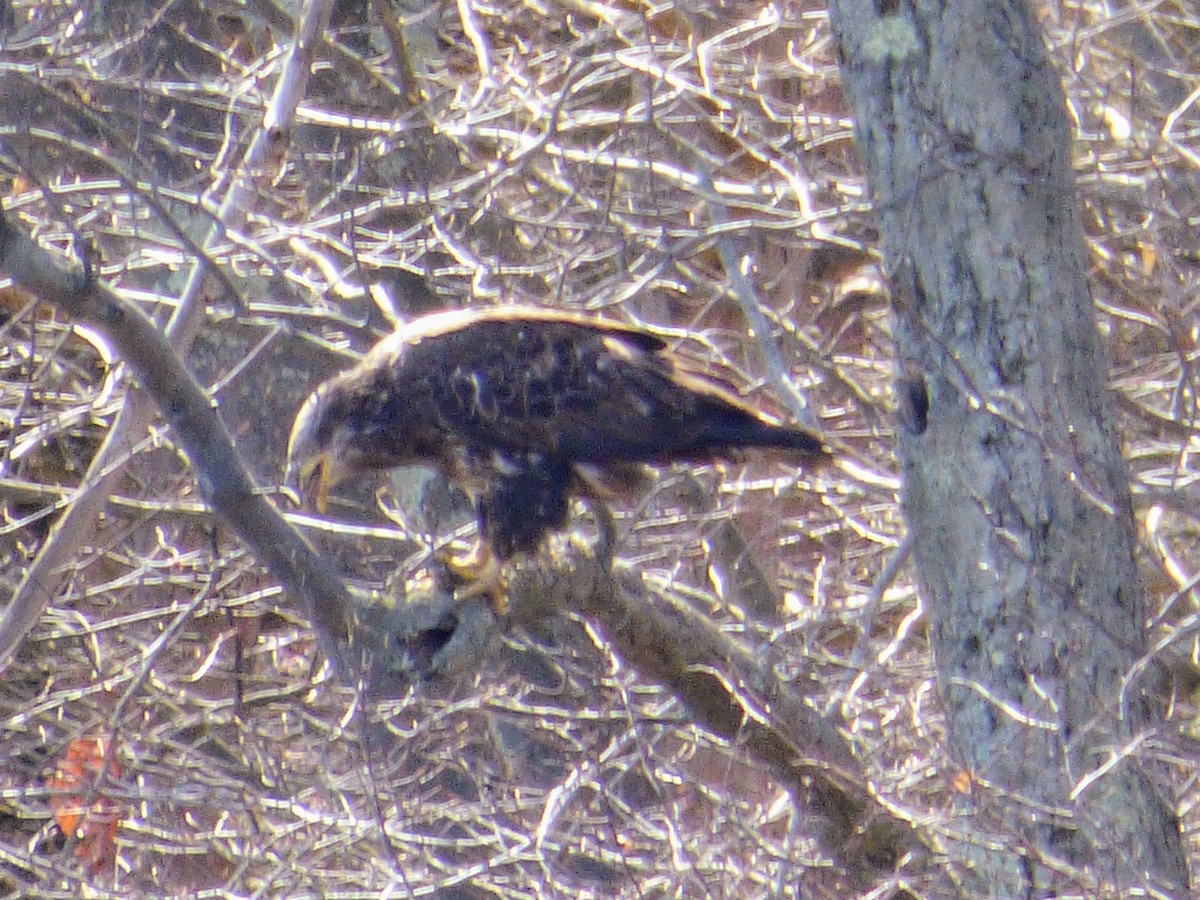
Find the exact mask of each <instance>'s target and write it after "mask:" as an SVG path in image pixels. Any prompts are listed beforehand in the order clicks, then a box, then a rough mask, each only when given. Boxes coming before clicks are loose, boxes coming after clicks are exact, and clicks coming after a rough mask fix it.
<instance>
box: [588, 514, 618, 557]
mask: <svg viewBox="0 0 1200 900" xmlns="http://www.w3.org/2000/svg"><path fill="white" fill-rule="evenodd" d="M590 505H591V507H592V515H594V516H595V517H596V532H597V536H596V548H595V550H594V551H593V552H594V553H595V554H596V561H597V562H598V563H600V565H601V566H602V567H603V568H604V570H605V571H612V567H613V557H614V556H615V555H616V551H617V539H618V537H619V535H618V534H617V520H616V519H614V518H613V514H612V510H611V509H609V508H608V504H607V503H605V502H604V501H603V500H593V501H592V503H591V504H590Z"/></svg>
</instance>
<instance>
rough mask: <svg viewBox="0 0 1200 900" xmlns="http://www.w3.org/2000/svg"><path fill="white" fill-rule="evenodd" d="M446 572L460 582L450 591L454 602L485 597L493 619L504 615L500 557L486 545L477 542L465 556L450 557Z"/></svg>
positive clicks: (505, 604)
mask: <svg viewBox="0 0 1200 900" xmlns="http://www.w3.org/2000/svg"><path fill="white" fill-rule="evenodd" d="M446 568H447V569H448V570H449V571H450V574H451V575H452V576H453V577H454V578H456V579H458V580H459V581H461V582H462V584H461V585H460V586H459V587H457V588H455V590H454V599H455V600H469V599H470V598H472V597H487V598H488V599H490V600H491V601H492V608H493V609H494V610H495V611H496V615H498V616H502V615H504V614H505V613H506V612H508V585H507V584H506V583H505V580H504V569H503V567H502V566H501V563H500V557H498V556H497V555H496V553H495V551H494V550H492V546H491V544H489V543H488V542H487V541H484V540H482V539H481V540H478V541H476V542H475V546H474V547H472V548H471V549H470V550H468V551H467V552H466V553H463V554H460V555H458V556H451V557H450V558H449V559H447V560H446Z"/></svg>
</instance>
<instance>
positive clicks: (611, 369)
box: [403, 314, 820, 463]
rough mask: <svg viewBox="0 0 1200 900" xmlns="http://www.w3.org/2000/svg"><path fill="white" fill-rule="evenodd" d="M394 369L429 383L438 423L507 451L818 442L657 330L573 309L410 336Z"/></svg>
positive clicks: (606, 455)
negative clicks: (676, 352) (684, 357)
mask: <svg viewBox="0 0 1200 900" xmlns="http://www.w3.org/2000/svg"><path fill="white" fill-rule="evenodd" d="M403 369H404V377H406V378H410V379H412V378H417V379H421V380H423V381H424V383H425V384H427V386H428V389H429V392H430V393H431V394H432V395H433V397H434V404H433V405H434V406H435V408H436V410H437V415H438V417H439V418H440V420H441V425H442V427H443V428H444V429H445V431H446V432H447V433H457V434H459V435H461V436H462V437H463V438H464V439H465V440H466V441H467V442H468V443H469V444H470V445H472V446H473V447H475V448H478V449H487V448H494V449H495V450H496V451H498V452H500V453H501V454H503V455H505V456H508V457H510V458H521V457H525V456H528V455H530V454H546V455H549V456H553V457H557V458H560V459H566V460H571V461H579V462H589V463H606V462H612V463H619V462H639V461H668V460H672V459H688V458H693V457H697V456H702V455H706V454H713V453H719V452H721V451H722V450H732V449H736V448H738V447H745V446H782V447H792V448H795V449H800V450H805V451H810V452H812V453H814V454H815V453H819V452H820V441H819V439H817V438H816V437H815V436H814V435H811V434H810V433H808V432H806V431H804V430H803V429H793V428H786V427H783V426H780V425H779V424H778V423H776V422H773V421H771V420H769V419H768V418H767V417H765V416H763V415H762V414H760V413H758V412H756V411H755V410H753V409H752V408H751V407H749V406H747V405H745V404H744V403H742V402H741V401H740V400H738V399H737V398H736V397H735V396H734V395H733V394H732V393H731V392H729V391H728V390H727V389H724V388H722V387H721V386H719V385H718V384H716V383H715V382H713V381H710V380H708V379H705V378H703V377H701V376H698V375H696V374H694V373H692V372H689V371H687V368H686V367H685V366H684V365H682V364H681V362H680V360H679V359H677V358H676V357H675V356H673V355H672V354H671V353H670V352H669V351H668V348H667V346H666V344H665V342H663V341H662V340H661V339H659V338H658V337H656V336H654V335H652V334H649V333H647V332H644V331H639V330H636V329H632V328H626V327H623V326H620V325H610V324H606V323H600V322H594V321H588V320H584V319H579V318H577V317H573V316H556V315H551V314H547V315H544V316H537V317H530V316H523V317H513V318H504V317H495V318H484V319H480V320H477V321H475V322H473V323H472V325H471V327H468V328H459V329H455V330H449V331H445V332H442V333H440V334H437V335H434V336H425V337H421V338H418V339H417V340H415V341H411V342H410V344H409V346H408V347H407V349H406V358H405V363H404V366H403Z"/></svg>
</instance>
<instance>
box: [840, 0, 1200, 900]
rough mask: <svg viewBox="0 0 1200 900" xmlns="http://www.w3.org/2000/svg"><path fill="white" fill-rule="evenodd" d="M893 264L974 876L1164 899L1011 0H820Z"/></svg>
mask: <svg viewBox="0 0 1200 900" xmlns="http://www.w3.org/2000/svg"><path fill="white" fill-rule="evenodd" d="M830 17H831V20H832V23H833V28H834V31H835V33H836V34H837V36H838V38H839V40H840V43H841V51H842V74H843V79H844V82H845V88H846V93H847V96H848V98H849V101H850V104H851V107H852V109H853V112H854V116H855V120H856V122H857V139H858V146H859V152H860V155H861V157H862V160H863V162H864V165H865V167H866V171H867V174H868V178H869V180H870V182H871V185H872V191H873V195H874V198H875V203H876V207H877V214H878V217H879V224H880V229H881V233H882V240H883V250H884V256H885V259H886V262H887V266H888V269H889V273H890V276H891V280H892V285H893V302H894V312H895V315H894V322H895V339H896V353H897V359H898V367H899V369H900V375H899V378H898V381H897V397H898V402H899V406H900V412H901V415H900V428H899V452H900V457H901V464H902V468H903V475H904V512H905V515H906V517H907V523H908V527H909V529H910V531H911V534H912V536H913V541H914V562H915V565H916V569H917V574H918V579H919V582H920V585H921V591H922V595H923V597H924V601H925V604H926V607H927V609H928V610H929V615H930V638H931V641H932V643H933V650H934V656H935V660H936V666H937V672H938V681H939V693H940V696H941V698H942V704H943V707H944V709H945V712H946V715H947V723H948V726H947V730H948V736H949V741H950V747H951V751H952V753H953V754H954V755H955V756H956V757H957V759H958V760H960V761H961V762H962V764H963V765H964V766H966V767H967V769H968V770H969V771H970V773H971V774H972V776H973V783H974V785H975V786H976V789H975V790H974V791H973V792H972V794H971V795H970V796H968V797H963V798H960V799H961V805H960V807H959V808H958V809H956V810H954V815H956V816H961V817H962V819H961V821H958V822H955V823H953V824H954V826H955V828H956V829H958V828H960V827H961V832H960V833H962V834H966V835H974V836H975V837H982V836H984V835H987V836H988V838H989V841H990V843H989V841H965V842H964V843H963V844H962V845H960V846H958V847H957V848H954V849H952V850H951V857H952V858H955V857H957V858H959V859H962V860H964V861H966V862H967V863H968V865H967V866H964V868H963V874H962V877H963V886H964V889H965V890H966V892H967V893H968V894H969V895H970V896H972V897H1003V898H1012V897H1045V896H1055V895H1058V894H1059V893H1061V892H1063V891H1075V890H1083V891H1084V892H1086V893H1089V894H1093V893H1094V894H1098V895H1108V894H1113V893H1119V894H1123V893H1124V892H1125V891H1127V890H1128V889H1129V888H1131V887H1133V886H1135V885H1140V886H1145V887H1150V888H1152V889H1154V890H1157V891H1160V892H1163V893H1166V894H1168V895H1171V896H1182V895H1183V892H1184V891H1185V889H1186V888H1185V885H1186V884H1187V867H1186V861H1185V857H1184V853H1183V848H1182V839H1181V836H1180V833H1179V828H1178V824H1177V820H1176V816H1175V814H1174V809H1173V804H1172V803H1171V802H1169V801H1165V800H1164V799H1163V798H1162V796H1161V795H1160V794H1159V793H1158V792H1157V791H1156V790H1155V788H1154V786H1153V784H1152V782H1151V781H1150V779H1149V778H1148V777H1147V775H1146V773H1145V772H1144V770H1143V769H1142V768H1141V766H1140V765H1139V761H1138V759H1137V754H1136V752H1133V753H1128V754H1127V755H1123V753H1124V751H1126V750H1127V749H1130V748H1133V747H1136V744H1137V741H1138V738H1139V737H1140V736H1144V735H1145V733H1146V732H1147V731H1148V729H1150V728H1151V727H1152V724H1153V721H1152V716H1153V713H1152V710H1151V704H1150V703H1149V702H1148V701H1147V700H1146V699H1145V696H1144V694H1143V693H1142V692H1141V691H1140V689H1139V687H1137V686H1134V687H1131V688H1128V689H1125V688H1123V684H1124V679H1125V676H1126V673H1128V672H1129V671H1130V670H1131V668H1132V666H1133V663H1134V662H1135V661H1136V660H1138V659H1139V657H1141V656H1142V654H1143V653H1144V651H1145V648H1146V617H1145V613H1144V603H1143V595H1142V592H1141V588H1140V586H1139V584H1138V579H1137V574H1136V571H1135V568H1134V558H1133V546H1134V528H1133V517H1132V509H1131V505H1130V497H1129V484H1128V473H1127V470H1126V467H1125V464H1124V461H1123V459H1122V457H1121V453H1120V448H1119V445H1118V440H1117V437H1116V435H1114V433H1113V430H1112V426H1111V420H1110V418H1109V414H1108V399H1107V392H1106V389H1105V372H1106V369H1105V363H1104V359H1103V354H1102V352H1101V349H1100V347H1099V342H1098V336H1097V330H1096V320H1095V315H1094V311H1093V306H1092V303H1091V298H1090V295H1089V289H1088V284H1087V279H1086V273H1087V256H1086V250H1085V245H1084V240H1083V232H1082V227H1081V224H1080V215H1079V209H1078V201H1077V199H1076V194H1075V188H1074V181H1073V176H1072V171H1071V133H1070V129H1069V125H1068V121H1067V117H1066V107H1065V97H1064V94H1063V90H1062V86H1061V84H1060V82H1059V79H1058V76H1057V74H1056V72H1055V71H1054V69H1053V68H1052V66H1051V65H1050V63H1049V60H1048V58H1047V53H1046V50H1045V46H1044V44H1043V40H1042V35H1041V33H1040V31H1039V29H1038V28H1037V26H1036V24H1035V23H1034V20H1033V18H1032V15H1031V11H1030V9H1029V8H1028V6H1027V4H1026V3H1025V2H1022V0H1002V2H997V0H953V2H951V0H895V2H872V0H831V3H830Z"/></svg>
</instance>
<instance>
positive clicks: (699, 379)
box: [288, 307, 825, 556]
mask: <svg viewBox="0 0 1200 900" xmlns="http://www.w3.org/2000/svg"><path fill="white" fill-rule="evenodd" d="M747 447H777V448H782V449H786V450H788V451H790V452H792V453H794V454H795V455H796V456H797V457H798V458H800V459H809V460H815V459H817V458H820V457H821V456H823V455H824V454H825V450H824V448H823V447H822V444H821V441H820V438H819V437H818V436H817V435H815V434H813V433H812V432H811V431H809V430H807V429H804V428H802V427H798V426H787V425H783V424H781V423H780V422H778V421H777V420H775V419H773V418H772V417H769V416H767V415H765V414H764V413H762V412H760V411H758V410H756V409H754V408H753V407H751V406H749V405H748V404H746V403H745V402H743V401H742V400H741V399H740V398H738V397H737V396H736V395H735V394H734V393H733V392H732V391H731V390H730V389H729V388H728V387H726V386H724V385H722V384H721V383H719V382H717V381H716V380H714V379H712V378H711V377H708V376H706V375H704V374H702V373H701V372H699V371H697V370H696V369H695V368H693V367H692V366H690V365H689V364H688V363H687V362H686V361H685V360H684V359H683V358H682V357H680V356H678V355H676V354H673V353H671V352H670V350H669V348H668V346H667V344H666V342H665V341H664V340H662V339H661V338H659V337H658V336H656V335H654V334H651V333H649V332H647V331H644V330H641V329H637V328H633V327H630V326H626V325H621V324H616V323H609V322H601V321H597V320H595V319H589V318H586V317H583V316H579V315H574V314H569V313H561V312H554V311H549V310H541V309H535V308H531V307H497V308H489V309H483V310H462V311H453V312H447V313H435V314H432V315H429V316H424V317H422V318H420V319H417V320H415V321H413V322H412V323H410V324H408V325H406V326H403V327H402V328H400V329H398V330H397V331H396V332H395V333H394V334H392V335H390V336H389V337H387V338H385V339H384V340H382V341H380V343H379V344H377V345H376V346H375V347H374V348H373V349H372V350H371V351H370V352H369V353H368V354H367V355H366V356H365V357H363V359H362V360H361V361H360V362H359V363H358V364H357V365H356V366H354V367H353V368H352V369H350V370H348V371H347V372H344V373H342V374H340V375H338V376H335V377H334V378H332V379H330V381H328V382H326V383H325V384H324V385H322V386H321V387H320V388H318V389H317V391H316V392H314V394H313V395H312V397H310V398H309V400H308V401H307V402H306V404H305V406H304V407H303V408H302V409H301V412H300V413H299V415H298V416H297V419H296V424H295V426H294V427H293V430H292V438H291V441H290V442H289V451H288V455H289V468H290V471H292V472H293V473H296V474H298V476H299V480H300V487H301V489H304V488H305V487H306V486H307V484H306V482H308V481H309V479H310V476H311V472H312V471H313V467H314V465H315V467H316V471H318V472H319V475H320V479H319V480H320V483H321V485H322V486H324V485H327V484H329V483H336V482H337V481H340V480H342V479H344V478H346V477H348V476H350V475H353V474H355V473H358V472H364V471H371V470H379V469H386V468H391V467H394V466H401V465H432V466H436V467H438V468H441V469H442V470H443V471H445V472H446V473H447V474H448V475H449V476H450V477H452V478H454V479H456V480H457V481H458V482H459V483H461V484H462V485H463V487H464V488H465V489H466V490H468V491H469V492H470V493H471V494H473V495H474V496H475V497H476V500H477V503H478V504H479V509H480V516H481V525H482V531H483V534H484V538H485V540H489V541H491V542H493V543H495V544H496V545H497V548H498V551H499V552H500V554H501V555H502V556H505V555H511V553H513V552H525V551H530V550H534V549H536V547H537V544H538V543H539V542H540V539H541V537H542V536H543V534H544V533H545V532H546V531H548V530H552V529H554V528H560V527H563V525H565V520H566V510H567V501H568V497H569V496H570V495H584V496H593V497H598V498H606V497H607V496H610V495H613V494H620V493H625V492H628V491H629V490H633V489H636V488H637V487H638V486H639V485H640V484H641V479H640V478H639V477H638V476H639V473H640V472H641V471H642V465H643V464H644V463H667V462H672V461H695V460H702V459H709V458H712V457H714V456H725V455H729V454H732V453H736V452H737V451H738V450H740V449H742V448H747Z"/></svg>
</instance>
